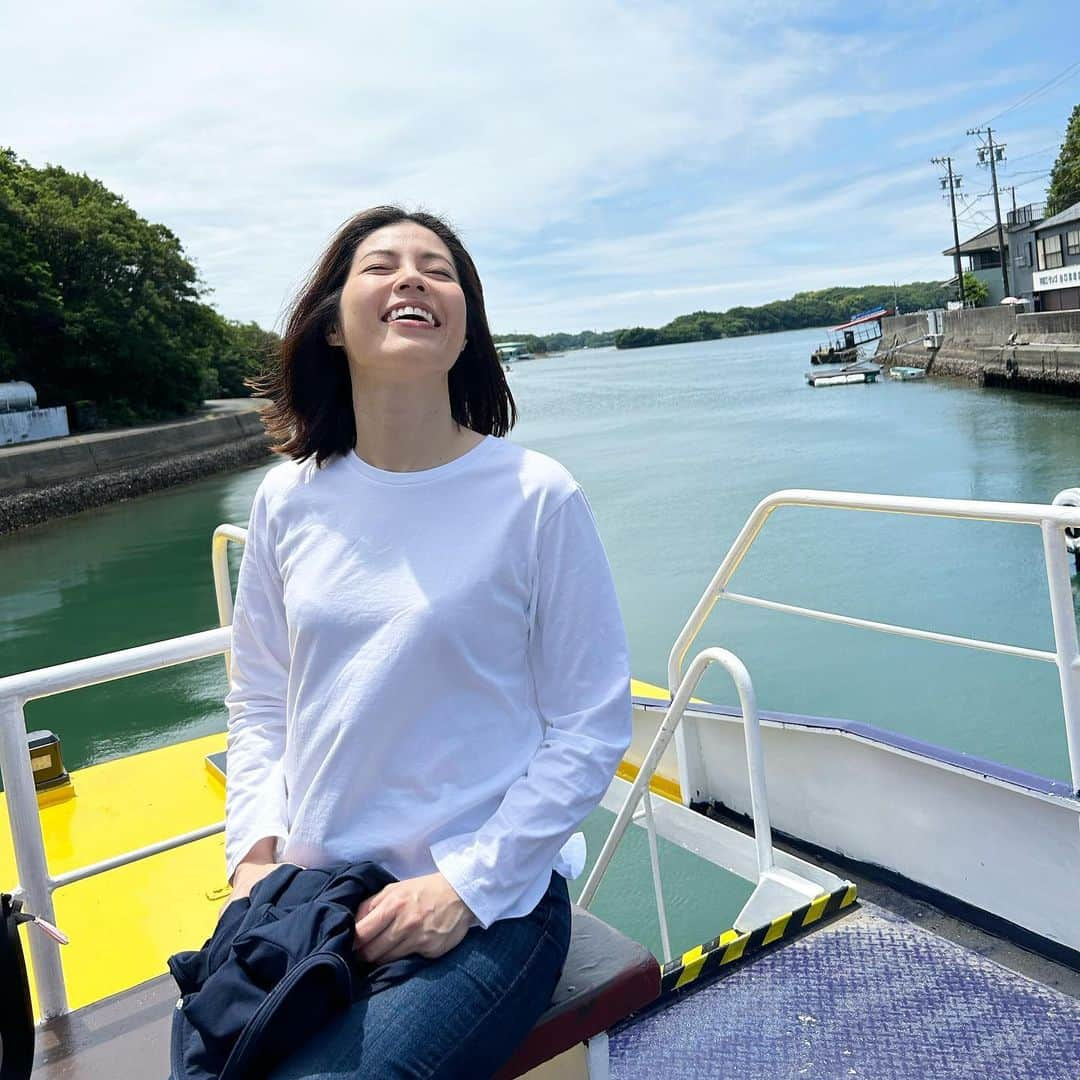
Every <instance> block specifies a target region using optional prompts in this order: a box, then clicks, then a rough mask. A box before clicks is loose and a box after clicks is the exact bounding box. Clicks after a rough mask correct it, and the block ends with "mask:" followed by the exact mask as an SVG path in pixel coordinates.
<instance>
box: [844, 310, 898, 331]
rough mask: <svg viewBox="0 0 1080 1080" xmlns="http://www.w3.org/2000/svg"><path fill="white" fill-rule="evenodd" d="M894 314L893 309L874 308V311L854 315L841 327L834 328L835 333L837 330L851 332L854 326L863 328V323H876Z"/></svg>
mask: <svg viewBox="0 0 1080 1080" xmlns="http://www.w3.org/2000/svg"><path fill="white" fill-rule="evenodd" d="M891 314H892V308H883V307H879V308H874V309H873V310H872V311H860V312H859V314H858V315H852V316H851V318H850V319H849V320H848V321H847V322H846V323H841V324H840V325H839V326H834V327H833V328H832V330H833V333H836V331H837V330H850V329H851V328H852V327H853V326H862V325H863V323H868V322H876V321H877V320H878V319H883V318H885V316H886V315H891Z"/></svg>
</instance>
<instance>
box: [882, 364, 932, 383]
mask: <svg viewBox="0 0 1080 1080" xmlns="http://www.w3.org/2000/svg"><path fill="white" fill-rule="evenodd" d="M889 378H890V379H896V381H897V382H913V381H914V380H916V379H925V378H926V368H921V367H892V368H889Z"/></svg>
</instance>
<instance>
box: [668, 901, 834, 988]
mask: <svg viewBox="0 0 1080 1080" xmlns="http://www.w3.org/2000/svg"><path fill="white" fill-rule="evenodd" d="M854 902H855V886H854V885H852V884H850V883H847V882H845V884H844V885H842V886H841V887H840V888H839V889H837V890H836V891H835V892H831V893H822V894H821V896H819V897H818V898H817V899H816V900H812V901H811V902H810V903H809V904H806V905H805V906H804V907H800V908H796V909H795V910H794V911H791V912H789V913H788V914H786V915H781V916H780V917H779V918H777V919H773V921H772V922H770V923H767V924H766V925H765V926H759V927H758V928H757V929H756V930H751V931H750V932H749V933H746V934H740V933H739V932H738V931H737V930H726V931H725V932H724V933H722V934H721V935H720V936H719V937H715V938H713V939H712V941H707V942H705V944H704V945H695V946H694V948H692V949H689V950H687V951H686V952H684V953H683V954H682V956H677V957H675V958H674V959H673V960H669V961H668V962H667V963H666V964H665V965H664V970H663V975H662V978H661V985H660V993H661V996H663V995H664V994H670V993H672V992H674V991H676V990H681V989H682V988H683V987H684V986H688V985H689V984H690V983H692V982H694V980H695V979H700V978H703V977H705V976H707V975H714V974H716V973H717V972H719V971H720V970H722V969H723V968H726V967H728V966H729V965H731V964H734V963H735V962H736V961H738V960H745V959H747V957H750V956H753V955H754V954H755V953H758V952H760V951H761V950H762V949H765V948H767V947H768V946H770V945H775V944H776V943H777V942H778V941H783V940H784V939H786V938H793V937H795V936H796V934H799V933H801V932H802V931H803V930H805V929H807V928H808V927H810V926H813V925H814V923H816V922H820V921H821V920H822V919H824V918H826V917H827V916H829V915H835V914H836V912H838V911H840V910H841V909H843V908H846V907H848V906H849V905H850V904H852V903H854Z"/></svg>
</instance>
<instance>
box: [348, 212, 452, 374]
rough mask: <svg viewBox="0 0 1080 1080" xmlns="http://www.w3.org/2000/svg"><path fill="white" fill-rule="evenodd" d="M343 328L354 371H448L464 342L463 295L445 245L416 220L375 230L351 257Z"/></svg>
mask: <svg viewBox="0 0 1080 1080" xmlns="http://www.w3.org/2000/svg"><path fill="white" fill-rule="evenodd" d="M338 327H339V328H338V330H336V331H335V332H334V333H333V334H331V335H330V337H329V341H330V344H331V345H344V347H345V351H346V354H347V355H348V358H349V363H350V366H353V367H356V368H359V369H364V370H368V371H371V372H372V373H374V372H375V371H378V372H379V374H380V375H381V376H383V377H387V376H389V377H391V378H402V379H412V378H415V377H416V376H417V375H419V374H434V373H441V374H445V373H446V372H447V371H449V370H450V368H451V367H453V365H454V362H455V361H456V360H457V358H458V356H459V355H460V353H461V350H462V348H463V347H464V344H465V294H464V293H463V292H462V289H461V285H460V283H459V281H458V272H457V267H456V266H455V265H454V260H453V258H452V256H451V255H450V252H449V250H448V249H447V247H446V245H445V244H444V243H443V242H442V241H441V240H440V239H439V238H438V237H437V236H436V235H435V234H434V233H433V232H432V231H431V230H430V229H425V228H424V227H423V226H422V225H418V224H416V222H414V221H401V222H398V223H397V224H394V225H387V226H385V227H384V228H381V229H377V230H376V231H375V232H373V233H370V234H369V235H368V236H367V237H365V238H364V240H363V241H362V242H361V243H360V244H359V245H358V247H357V249H356V251H355V252H354V253H353V260H352V265H351V267H350V268H349V276H348V278H347V279H346V281H345V287H344V289H343V290H342V293H341V307H340V310H339V323H338Z"/></svg>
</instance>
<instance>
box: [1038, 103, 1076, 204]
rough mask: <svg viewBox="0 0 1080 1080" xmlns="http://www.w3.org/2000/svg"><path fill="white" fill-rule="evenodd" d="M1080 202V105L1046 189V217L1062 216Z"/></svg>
mask: <svg viewBox="0 0 1080 1080" xmlns="http://www.w3.org/2000/svg"><path fill="white" fill-rule="evenodd" d="M1078 202H1080V105H1076V106H1074V108H1073V111H1072V116H1070V117H1069V125H1068V127H1067V128H1066V129H1065V139H1064V141H1063V142H1062V144H1061V150H1060V152H1059V153H1058V156H1057V161H1055V162H1054V167H1053V169H1051V171H1050V186H1049V187H1048V188H1047V189H1046V216H1047V217H1050V216H1051V215H1052V214H1060V213H1061V211H1062V210H1067V209H1068V208H1069V207H1070V206H1072V205H1073V204H1074V203H1078Z"/></svg>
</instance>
